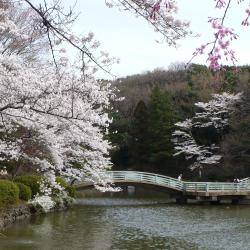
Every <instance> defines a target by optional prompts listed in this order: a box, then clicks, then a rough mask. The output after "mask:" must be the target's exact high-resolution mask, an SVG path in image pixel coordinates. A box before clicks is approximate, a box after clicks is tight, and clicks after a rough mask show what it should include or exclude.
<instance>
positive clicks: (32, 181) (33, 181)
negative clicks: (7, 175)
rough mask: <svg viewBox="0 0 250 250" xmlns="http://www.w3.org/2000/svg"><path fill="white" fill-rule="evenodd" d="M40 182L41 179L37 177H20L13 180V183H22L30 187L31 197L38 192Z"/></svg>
mask: <svg viewBox="0 0 250 250" xmlns="http://www.w3.org/2000/svg"><path fill="white" fill-rule="evenodd" d="M41 180H42V177H41V176H38V175H22V176H17V177H16V178H15V182H19V183H23V184H24V185H26V186H28V187H30V189H31V193H32V195H31V196H32V197H34V196H35V195H36V194H37V193H38V192H39V188H40V181H41Z"/></svg>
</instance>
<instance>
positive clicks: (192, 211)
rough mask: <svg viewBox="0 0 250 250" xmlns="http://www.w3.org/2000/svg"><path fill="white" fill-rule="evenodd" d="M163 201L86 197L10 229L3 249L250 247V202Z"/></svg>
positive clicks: (0, 242) (0, 247) (229, 249)
mask: <svg viewBox="0 0 250 250" xmlns="http://www.w3.org/2000/svg"><path fill="white" fill-rule="evenodd" d="M158 201H159V200H158ZM162 202H163V200H162ZM162 202H160V203H159V202H157V199H152V198H148V199H147V198H141V199H138V198H134V199H133V198H131V197H130V198H121V197H120V198H95V199H94V198H93V199H91V198H85V199H82V200H81V201H80V202H79V205H76V206H75V207H74V208H73V209H71V210H69V211H66V212H61V213H54V214H49V215H45V216H38V217H33V218H31V219H29V220H24V221H20V222H18V223H16V224H14V225H13V226H12V227H9V228H7V229H6V230H5V231H4V232H3V233H4V234H5V235H7V237H6V238H3V237H2V238H0V250H50V249H51V250H52V249H53V250H78V249H84V250H110V249H111V250H130V249H131V250H136V249H138V250H147V249H157V250H158V249H170V250H172V249H173V250H176V249H177V250H181V249H183V250H195V249H202V250H203V249H211V250H216V249H218V250H219V249H225V250H235V249H241V250H244V249H250V238H249V234H250V207H249V206H190V205H187V206H179V205H173V204H172V205H171V204H166V203H162Z"/></svg>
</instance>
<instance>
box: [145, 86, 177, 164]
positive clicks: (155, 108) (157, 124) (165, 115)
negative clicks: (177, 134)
mask: <svg viewBox="0 0 250 250" xmlns="http://www.w3.org/2000/svg"><path fill="white" fill-rule="evenodd" d="M148 112H149V121H148V131H147V155H148V161H149V163H150V165H151V166H154V167H156V166H162V165H163V164H164V163H167V162H168V161H169V160H170V159H171V158H172V154H173V143H172V141H171V135H172V133H173V131H174V124H175V122H176V113H175V110H174V107H173V104H172V100H171V98H170V96H169V94H168V93H167V92H165V93H164V92H162V91H161V90H160V88H159V87H155V88H154V89H153V90H152V94H151V97H150V102H149V110H148Z"/></svg>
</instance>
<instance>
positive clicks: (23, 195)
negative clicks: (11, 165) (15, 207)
mask: <svg viewBox="0 0 250 250" xmlns="http://www.w3.org/2000/svg"><path fill="white" fill-rule="evenodd" d="M16 185H17V186H18V188H19V199H20V200H24V201H28V200H30V199H31V188H30V187H29V186H26V185H25V184H23V183H20V182H17V183H16Z"/></svg>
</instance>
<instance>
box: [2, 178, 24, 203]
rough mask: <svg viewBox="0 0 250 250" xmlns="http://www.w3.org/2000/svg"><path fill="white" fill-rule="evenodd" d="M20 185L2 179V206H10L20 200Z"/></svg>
mask: <svg viewBox="0 0 250 250" xmlns="http://www.w3.org/2000/svg"><path fill="white" fill-rule="evenodd" d="M18 197H19V189H18V186H17V185H16V184H15V183H14V182H12V181H8V180H0V207H3V206H8V205H11V204H15V203H17V202H18Z"/></svg>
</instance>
